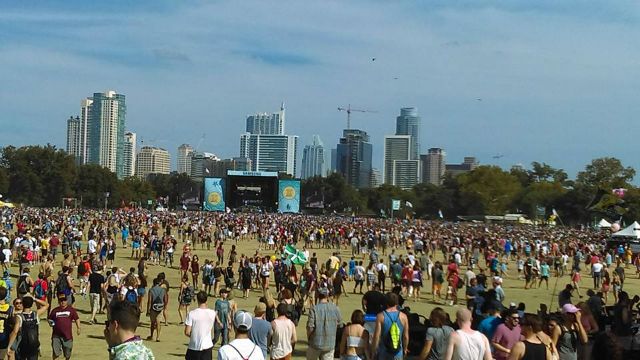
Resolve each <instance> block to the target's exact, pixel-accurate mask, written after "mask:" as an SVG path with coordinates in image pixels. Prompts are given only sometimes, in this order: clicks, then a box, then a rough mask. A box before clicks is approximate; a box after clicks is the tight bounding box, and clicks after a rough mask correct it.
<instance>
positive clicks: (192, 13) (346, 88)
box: [0, 0, 640, 176]
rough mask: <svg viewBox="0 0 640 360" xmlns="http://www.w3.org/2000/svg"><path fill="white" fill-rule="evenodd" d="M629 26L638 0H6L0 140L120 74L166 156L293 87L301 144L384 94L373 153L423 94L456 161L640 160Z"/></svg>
mask: <svg viewBox="0 0 640 360" xmlns="http://www.w3.org/2000/svg"><path fill="white" fill-rule="evenodd" d="M639 39H640V5H638V3H637V2H632V1H617V2H613V3H612V2H606V3H603V2H587V1H561V2H558V1H535V2H531V1H496V2H481V1H456V2H452V1H422V2H418V1H393V2H391V1H356V0H353V1H315V2H310V1H286V0H282V1H180V2H178V1H136V2H129V1H110V2H108V3H106V2H88V1H64V2H62V1H59V2H58V1H47V2H29V3H27V4H25V2H2V3H0V83H1V84H2V85H1V86H0V108H1V109H2V112H1V114H2V115H0V125H1V128H2V131H0V146H4V145H9V144H11V145H26V144H45V143H47V142H50V143H53V144H55V145H58V146H60V147H64V145H65V141H66V139H65V135H66V134H65V131H66V128H65V127H66V119H67V118H68V117H69V116H70V115H76V114H77V113H78V112H79V106H80V100H81V99H82V98H83V97H86V96H90V95H91V94H92V93H93V92H98V91H104V90H107V89H114V90H116V91H118V92H120V93H123V94H125V95H126V96H127V106H128V116H127V127H128V129H129V130H131V131H134V132H136V133H137V134H138V139H144V140H145V144H153V145H157V146H161V147H165V148H167V149H169V151H170V152H171V153H172V156H175V152H176V148H177V147H178V146H179V145H180V144H182V143H191V144H197V143H198V142H199V140H200V139H201V137H202V134H203V133H204V134H206V135H205V139H204V141H202V145H201V146H200V150H202V151H209V152H214V153H216V154H218V155H219V156H221V157H231V156H237V154H238V152H239V135H240V133H241V132H242V131H243V128H244V119H245V117H246V115H247V114H251V113H255V112H265V111H266V112H268V111H276V110H277V109H278V108H279V104H280V102H281V101H285V103H286V105H287V132H288V133H291V134H295V135H299V136H300V145H301V147H302V146H304V145H305V144H307V143H310V142H311V137H312V135H313V134H318V135H320V137H321V139H322V140H323V142H324V143H325V144H327V145H331V146H333V144H335V143H336V142H337V140H338V138H339V136H340V134H341V130H342V128H344V126H345V123H346V116H345V114H344V113H340V112H338V111H337V110H336V108H337V107H338V106H346V105H347V104H349V103H350V104H352V106H353V107H358V108H365V109H371V110H376V111H377V113H371V114H359V113H357V114H356V113H354V114H353V116H352V123H353V127H358V128H361V129H363V130H366V131H368V132H369V133H370V134H371V136H372V141H373V142H374V164H375V165H376V166H377V167H381V163H382V142H383V137H384V135H385V134H392V133H393V132H394V130H395V117H396V116H397V115H398V114H399V112H400V108H401V107H406V106H416V107H418V109H419V113H420V115H421V117H422V132H421V143H422V149H421V150H422V152H426V150H427V149H428V148H429V147H442V148H444V149H445V150H446V152H447V158H448V159H447V161H448V162H450V163H459V162H461V161H462V158H463V157H464V156H476V157H478V159H479V160H480V162H481V163H483V164H498V165H501V166H503V167H505V168H508V167H510V166H511V165H512V164H517V163H521V164H524V165H525V166H528V165H529V164H530V163H531V162H532V161H543V162H547V163H549V164H551V165H552V166H555V167H559V168H564V169H565V170H567V171H568V172H569V173H570V174H571V175H572V176H573V175H574V174H575V173H576V172H577V171H579V170H581V169H583V168H584V165H585V164H587V163H588V162H589V161H590V160H591V159H593V158H596V157H602V156H615V157H618V158H620V159H621V160H622V161H623V163H624V164H625V165H629V166H633V167H635V168H637V169H640V158H638V156H637V150H636V149H635V147H636V145H635V144H636V142H637V141H636V138H637V137H638V135H637V134H638V133H640V122H639V121H637V117H638V114H639V113H640V101H638V94H640V40H639ZM374 57H375V58H376V60H375V61H371V59H372V58H374ZM396 78H397V79H396ZM477 99H481V101H478V100H477ZM496 154H503V155H504V157H502V158H500V159H499V160H496V159H493V158H492V157H493V155H496ZM300 156H301V153H300Z"/></svg>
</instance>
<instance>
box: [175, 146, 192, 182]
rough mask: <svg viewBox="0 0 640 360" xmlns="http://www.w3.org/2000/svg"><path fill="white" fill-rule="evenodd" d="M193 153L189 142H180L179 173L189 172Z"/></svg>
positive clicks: (188, 173)
mask: <svg viewBox="0 0 640 360" xmlns="http://www.w3.org/2000/svg"><path fill="white" fill-rule="evenodd" d="M192 155H193V148H192V147H191V145H189V144H182V145H180V146H178V173H179V174H187V175H190V174H191V156H192Z"/></svg>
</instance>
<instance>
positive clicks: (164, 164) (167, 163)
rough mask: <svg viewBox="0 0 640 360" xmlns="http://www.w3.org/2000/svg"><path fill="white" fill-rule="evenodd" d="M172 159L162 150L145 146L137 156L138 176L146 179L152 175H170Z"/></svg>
mask: <svg viewBox="0 0 640 360" xmlns="http://www.w3.org/2000/svg"><path fill="white" fill-rule="evenodd" d="M170 170H171V159H170V157H169V152H168V151H167V150H165V149H162V148H157V147H153V146H143V147H142V149H140V152H139V153H138V154H137V155H136V176H138V177H140V178H142V179H146V178H147V176H149V175H150V174H169V172H170Z"/></svg>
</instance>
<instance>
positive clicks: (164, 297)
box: [147, 278, 169, 342]
mask: <svg viewBox="0 0 640 360" xmlns="http://www.w3.org/2000/svg"><path fill="white" fill-rule="evenodd" d="M161 282H162V280H161V279H160V278H155V279H153V287H152V288H151V289H149V295H148V296H147V316H148V317H149V319H150V320H151V326H150V327H149V328H150V330H151V335H149V337H147V340H152V339H153V333H154V332H156V341H157V342H159V341H160V322H159V321H158V315H160V314H161V313H162V310H164V309H165V307H166V306H167V301H168V298H169V295H168V294H167V290H166V289H165V288H164V287H162V286H160V285H161Z"/></svg>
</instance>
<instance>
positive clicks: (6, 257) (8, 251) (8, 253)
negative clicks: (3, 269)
mask: <svg viewBox="0 0 640 360" xmlns="http://www.w3.org/2000/svg"><path fill="white" fill-rule="evenodd" d="M2 252H3V253H4V262H5V263H9V262H11V249H3V250H2Z"/></svg>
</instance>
